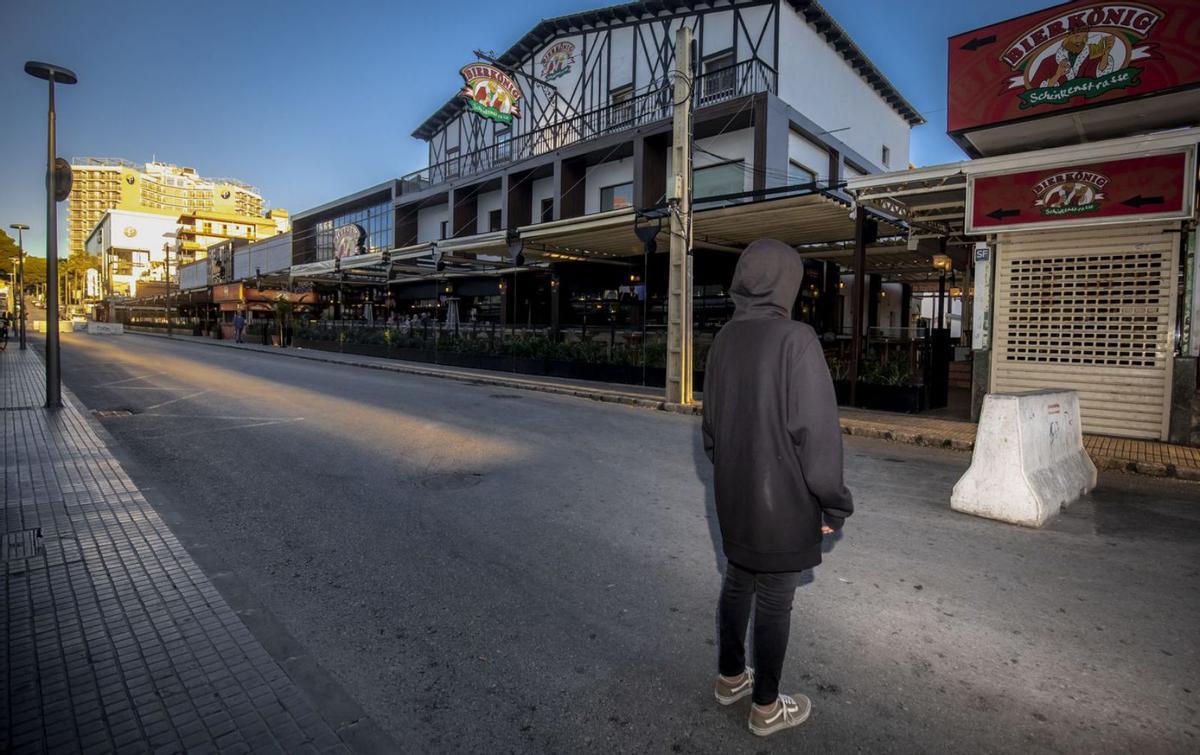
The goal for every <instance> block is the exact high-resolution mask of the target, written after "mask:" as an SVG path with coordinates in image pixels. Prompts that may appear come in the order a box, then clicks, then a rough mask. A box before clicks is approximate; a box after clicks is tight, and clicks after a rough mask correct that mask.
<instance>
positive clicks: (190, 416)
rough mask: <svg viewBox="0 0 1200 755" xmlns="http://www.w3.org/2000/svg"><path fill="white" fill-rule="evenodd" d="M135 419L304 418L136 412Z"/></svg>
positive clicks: (288, 419)
mask: <svg viewBox="0 0 1200 755" xmlns="http://www.w3.org/2000/svg"><path fill="white" fill-rule="evenodd" d="M134 416H137V417H183V418H187V419H236V420H253V421H259V420H286V421H288V422H296V421H298V420H302V419H304V417H248V416H246V415H242V414H171V413H169V412H138V413H137V414H136V415H134Z"/></svg>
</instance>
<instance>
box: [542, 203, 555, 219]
mask: <svg viewBox="0 0 1200 755" xmlns="http://www.w3.org/2000/svg"><path fill="white" fill-rule="evenodd" d="M551 220H554V199H553V198H552V197H547V198H545V199H543V200H542V222H543V223H549V222H550V221H551Z"/></svg>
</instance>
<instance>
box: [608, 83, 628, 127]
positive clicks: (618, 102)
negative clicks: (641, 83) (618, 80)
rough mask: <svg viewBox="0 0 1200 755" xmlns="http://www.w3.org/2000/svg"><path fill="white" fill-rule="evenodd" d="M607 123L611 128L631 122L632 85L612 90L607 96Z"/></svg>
mask: <svg viewBox="0 0 1200 755" xmlns="http://www.w3.org/2000/svg"><path fill="white" fill-rule="evenodd" d="M608 102H609V114H610V117H609V122H610V124H611V125H613V126H619V125H622V124H627V123H629V122H631V121H632V120H633V85H632V84H629V85H626V86H623V87H621V88H620V89H614V90H613V91H611V92H609V94H608Z"/></svg>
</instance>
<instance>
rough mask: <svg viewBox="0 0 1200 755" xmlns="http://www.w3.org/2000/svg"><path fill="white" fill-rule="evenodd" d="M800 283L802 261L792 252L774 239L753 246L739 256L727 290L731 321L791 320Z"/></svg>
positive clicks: (759, 241) (758, 242)
mask: <svg viewBox="0 0 1200 755" xmlns="http://www.w3.org/2000/svg"><path fill="white" fill-rule="evenodd" d="M803 281H804V261H803V260H802V259H801V258H800V255H799V254H797V253H796V250H795V249H792V248H791V247H790V246H788V245H787V244H784V243H783V242H782V241H776V240H775V239H759V240H758V241H755V242H753V243H752V244H750V246H748V247H746V251H744V252H742V256H741V258H740V259H739V260H738V263H737V268H736V269H735V270H734V272H733V283H732V284H731V285H730V287H729V295H730V297H732V298H733V303H734V305H735V306H736V311H735V312H734V318H735V319H749V318H757V317H785V318H790V317H791V316H792V307H793V305H795V303H796V296H797V294H799V293H800V284H801V283H802V282H803Z"/></svg>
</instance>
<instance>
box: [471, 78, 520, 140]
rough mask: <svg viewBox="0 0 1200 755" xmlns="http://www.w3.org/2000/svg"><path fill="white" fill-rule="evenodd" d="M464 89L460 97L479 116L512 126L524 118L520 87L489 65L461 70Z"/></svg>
mask: <svg viewBox="0 0 1200 755" xmlns="http://www.w3.org/2000/svg"><path fill="white" fill-rule="evenodd" d="M459 73H460V74H462V77H463V82H464V86H463V89H462V92H460V93H459V94H460V95H461V96H462V97H463V99H465V100H466V101H467V107H468V108H470V109H471V110H472V111H473V112H475V113H476V114H478V115H480V116H482V117H484V118H488V119H490V120H493V121H496V122H497V123H503V124H505V125H509V124H511V123H512V122H513V118H518V117H520V115H521V88H520V87H519V86H517V82H516V81H514V80H513V78H512V77H511V76H509V75H508V74H507V73H505V72H504V71H501V70H500V69H499V68H497V67H496V66H493V65H489V64H487V63H471V64H470V65H466V66H463V67H462V70H461V71H459Z"/></svg>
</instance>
